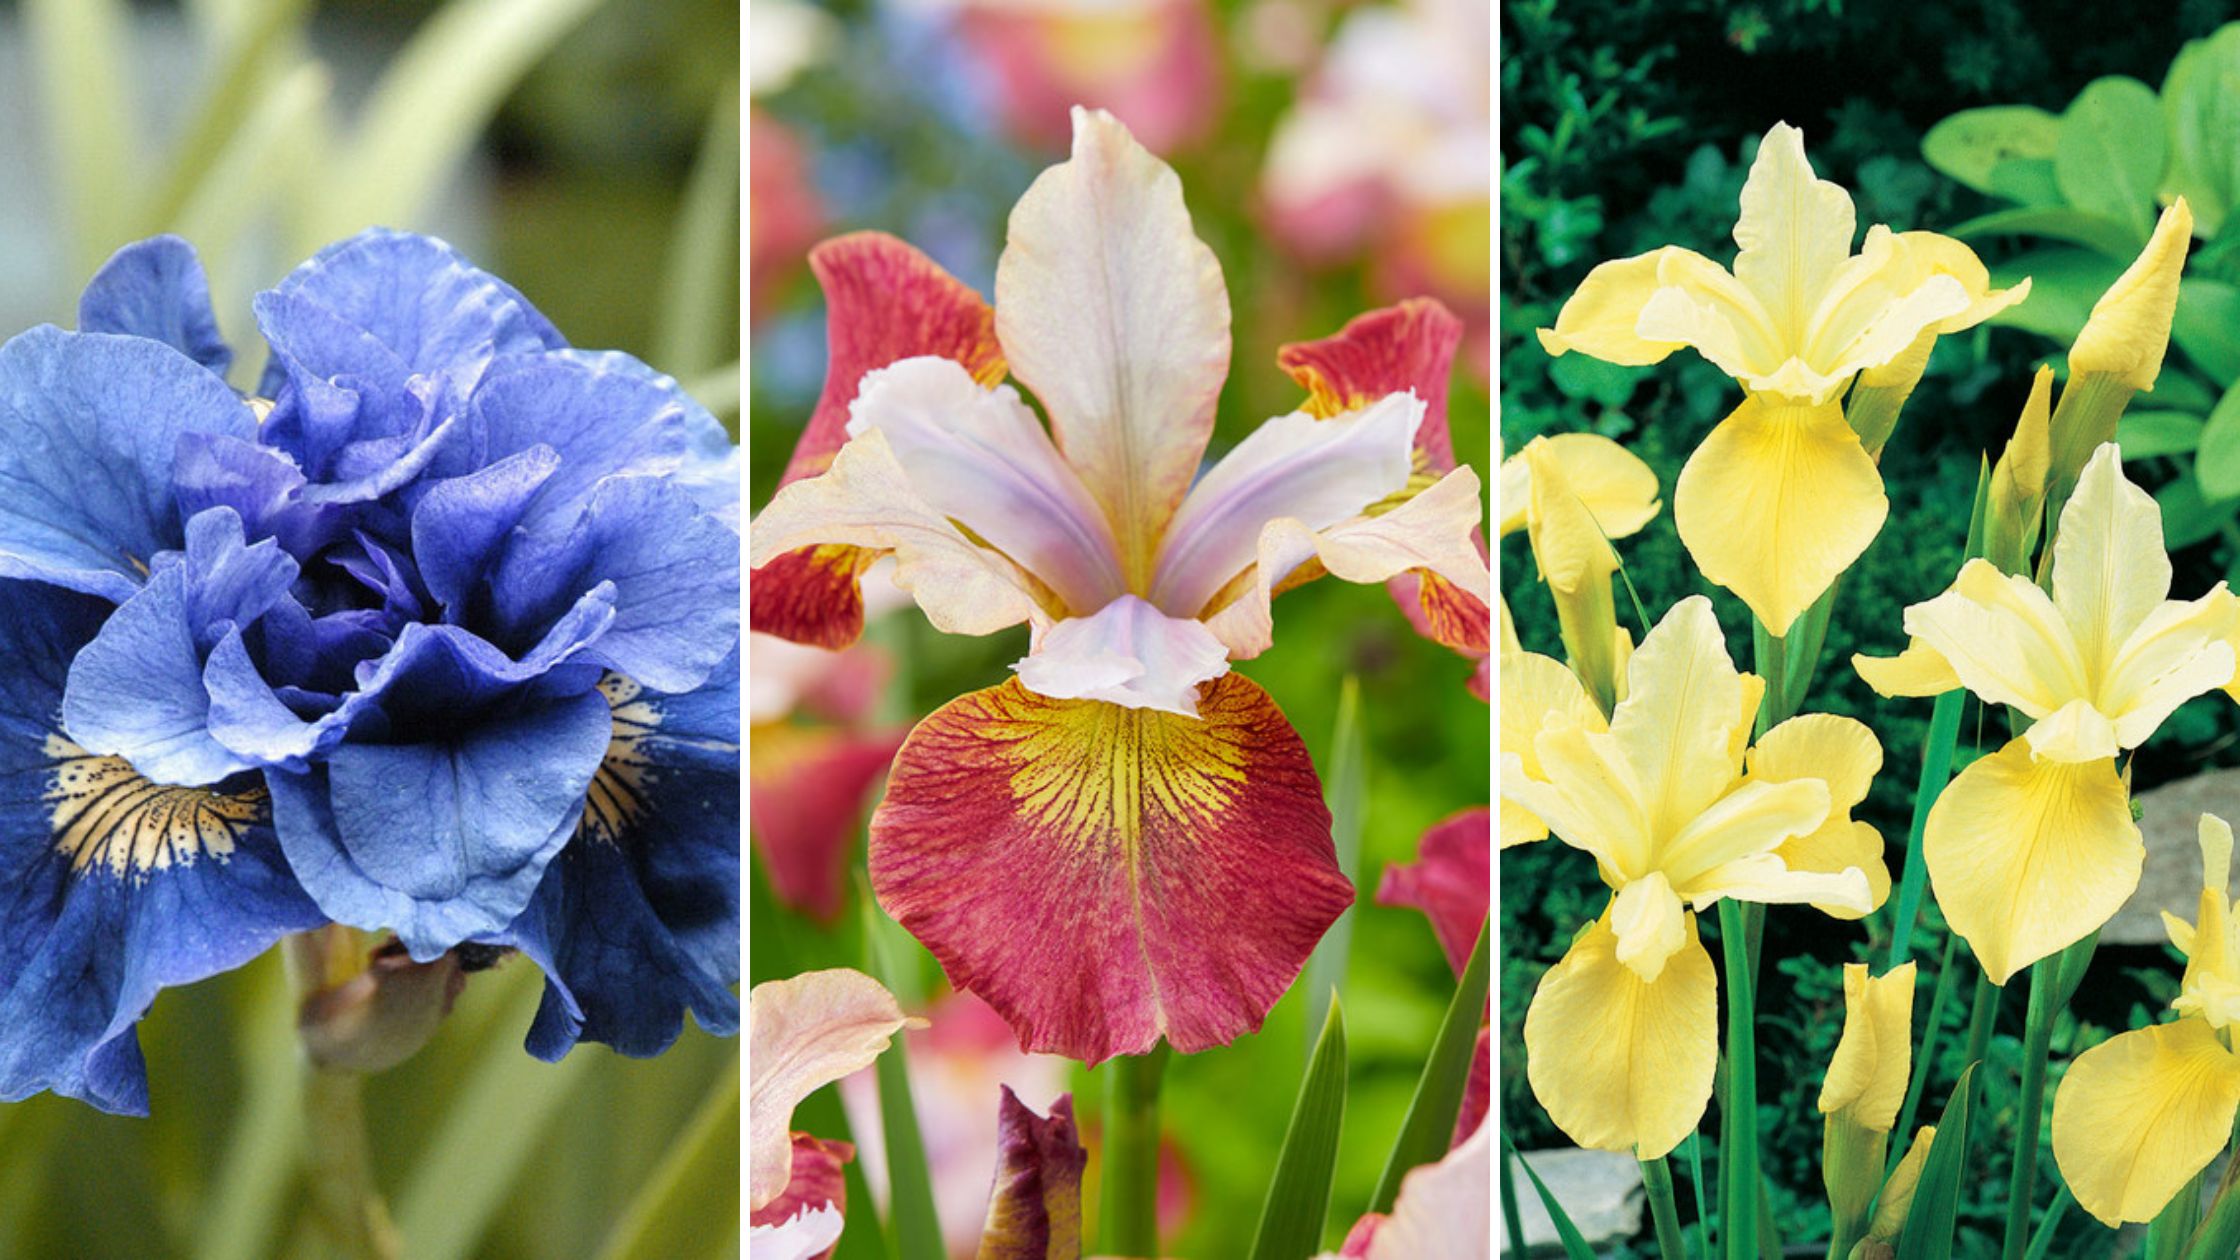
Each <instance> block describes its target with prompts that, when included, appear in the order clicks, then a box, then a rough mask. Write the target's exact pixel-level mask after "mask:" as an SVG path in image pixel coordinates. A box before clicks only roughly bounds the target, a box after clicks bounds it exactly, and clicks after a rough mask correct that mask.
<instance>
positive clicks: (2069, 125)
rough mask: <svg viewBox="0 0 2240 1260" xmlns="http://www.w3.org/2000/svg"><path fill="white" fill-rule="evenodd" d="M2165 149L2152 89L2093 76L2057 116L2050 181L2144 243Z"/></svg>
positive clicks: (2113, 77) (2073, 202)
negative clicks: (2129, 228) (2058, 123)
mask: <svg viewBox="0 0 2240 1260" xmlns="http://www.w3.org/2000/svg"><path fill="white" fill-rule="evenodd" d="M2168 150H2169V141H2168V138H2167V137H2165V136H2164V135H2163V132H2162V103H2161V101H2160V100H2159V99H2157V98H2156V96H2155V94H2154V89H2152V88H2150V87H2148V86H2147V85H2146V84H2144V83H2141V82H2139V81H2138V80H2137V79H2132V78H2126V77H2124V76H2123V75H2109V76H2108V77H2106V78H2102V79H2094V80H2093V81H2092V82H2090V83H2087V84H2086V85H2085V88H2084V91H2082V92H2079V93H2077V99H2075V100H2073V101H2071V102H2069V109H2068V112H2067V113H2065V114H2063V115H2062V116H2061V137H2060V140H2059V142H2058V143H2057V144H2056V145H2055V146H2054V154H2053V175H2054V181H2055V182H2056V183H2057V184H2059V185H2060V188H2061V196H2062V198H2063V199H2064V200H2066V201H2067V202H2068V203H2069V204H2070V205H2072V206H2075V207H2076V208H2077V209H2079V210H2082V211H2084V212H2086V213H2087V214H2096V215H2099V216H2100V217H2102V218H2107V219H2114V220H2116V221H2117V222H2119V223H2125V224H2129V225H2131V226H2132V227H2133V229H2134V230H2135V231H2136V232H2137V233H2138V239H2139V242H2140V244H2142V245H2143V244H2145V243H2146V239H2147V237H2146V230H2147V224H2148V221H2149V218H2150V216H2151V215H2152V213H2153V211H2154V195H2155V190H2156V189H2158V188H2160V187H2161V186H2162V165H2163V159H2164V157H2165V156H2166V155H2167V153H2168Z"/></svg>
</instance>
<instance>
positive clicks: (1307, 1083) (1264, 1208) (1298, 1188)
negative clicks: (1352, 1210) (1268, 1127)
mask: <svg viewBox="0 0 2240 1260" xmlns="http://www.w3.org/2000/svg"><path fill="white" fill-rule="evenodd" d="M1345 1117H1346V1021H1345V1011H1344V1009H1343V1008H1342V1007H1341V1006H1340V1004H1339V1001H1338V998H1337V996H1336V995H1335V994H1333V995H1332V996H1331V998H1330V1004H1329V1012H1328V1014H1327V1015H1326V1016H1325V1017H1324V1019H1323V1022H1322V1034H1321V1036H1319V1037H1318V1038H1316V1039H1315V1046H1314V1056H1313V1058H1311V1059H1310V1060H1309V1061H1308V1063H1307V1075H1306V1079H1305V1080H1303V1081H1301V1082H1300V1084H1299V1098H1298V1101H1297V1102H1296V1103H1294V1104H1293V1106H1292V1109H1291V1124H1290V1126H1289V1127H1288V1128H1287V1129H1285V1131H1284V1135H1283V1146H1282V1148H1281V1149H1280V1150H1279V1151H1278V1152H1277V1154H1276V1171H1275V1176H1274V1178H1273V1179H1271V1180H1270V1182H1269V1183H1268V1197H1267V1199H1266V1201H1265V1202H1264V1203H1263V1204H1262V1205H1261V1208H1260V1227H1259V1229H1258V1230H1257V1231H1256V1232H1255V1233H1254V1235H1253V1240H1252V1260H1307V1257H1309V1256H1312V1255H1314V1254H1315V1252H1316V1250H1317V1249H1318V1248H1319V1247H1320V1246H1321V1243H1322V1231H1323V1226H1324V1224H1325V1222H1326V1221H1327V1220H1328V1218H1329V1215H1330V1185H1331V1182H1332V1180H1333V1179H1334V1178H1335V1177H1336V1175H1337V1168H1338V1137H1339V1134H1340V1133H1341V1131H1342V1130H1343V1129H1344V1127H1345Z"/></svg>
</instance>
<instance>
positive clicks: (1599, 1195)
mask: <svg viewBox="0 0 2240 1260" xmlns="http://www.w3.org/2000/svg"><path fill="white" fill-rule="evenodd" d="M1523 1157H1524V1160H1525V1162H1526V1163H1528V1164H1530V1165H1531V1166H1532V1171H1533V1172H1535V1173H1538V1174H1539V1175H1540V1180H1542V1181H1544V1182H1546V1183H1547V1185H1548V1193H1549V1194H1552V1195H1554V1196H1555V1200H1556V1202H1557V1203H1559V1204H1562V1205H1563V1211H1564V1215H1566V1216H1569V1217H1570V1218H1571V1223H1572V1224H1574V1225H1576V1226H1578V1227H1579V1232H1580V1233H1581V1234H1583V1235H1585V1236H1586V1240H1587V1242H1588V1243H1589V1244H1590V1245H1592V1244H1596V1243H1605V1242H1611V1241H1614V1240H1616V1239H1620V1238H1631V1237H1633V1236H1634V1235H1636V1234H1638V1233H1640V1232H1641V1219H1642V1217H1641V1214H1642V1210H1643V1208H1644V1206H1645V1205H1646V1203H1647V1201H1648V1193H1647V1191H1646V1190H1645V1189H1644V1188H1643V1187H1642V1184H1641V1165H1640V1163H1639V1162H1638V1161H1636V1160H1635V1159H1634V1158H1633V1157H1632V1156H1630V1155H1620V1154H1617V1153H1616V1152H1613V1151H1582V1150H1575V1149H1563V1150H1548V1151H1526V1152H1524V1156H1523ZM1511 1171H1512V1174H1513V1175H1514V1176H1515V1178H1516V1187H1517V1208H1518V1213H1519V1216H1520V1217H1521V1219H1522V1222H1523V1224H1524V1242H1525V1250H1526V1251H1528V1252H1538V1251H1540V1250H1542V1249H1544V1248H1550V1247H1560V1245H1561V1240H1560V1239H1558V1238H1557V1237H1556V1225H1555V1221H1554V1220H1553V1219H1552V1218H1551V1217H1549V1215H1548V1209H1547V1208H1546V1207H1545V1206H1543V1205H1542V1204H1541V1202H1540V1195H1539V1193H1538V1192H1537V1191H1535V1190H1534V1189H1533V1188H1532V1179H1531V1178H1529V1177H1527V1176H1525V1175H1524V1170H1523V1169H1512V1170H1511ZM1496 1220H1497V1223H1498V1217H1497V1218H1496ZM1503 1230H1504V1232H1505V1231H1506V1226H1505V1225H1504V1226H1503ZM1501 1246H1502V1248H1503V1250H1502V1252H1500V1253H1499V1254H1506V1248H1507V1246H1508V1244H1507V1242H1506V1240H1504V1241H1503V1242H1502V1244H1501Z"/></svg>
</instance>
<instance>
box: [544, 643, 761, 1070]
mask: <svg viewBox="0 0 2240 1260" xmlns="http://www.w3.org/2000/svg"><path fill="white" fill-rule="evenodd" d="M600 690H601V692H602V693H603V694H604V695H605V697H606V700H607V702H608V703H609V704H610V705H611V706H612V707H613V714H614V736H613V740H612V742H611V743H610V744H609V745H608V749H607V753H606V757H605V759H604V760H603V761H602V763H601V765H600V768H599V774H598V777H597V778H595V779H594V780H593V781H592V785H591V791H590V799H589V803H588V805H587V806H586V808H585V810H584V816H583V821H582V824H581V826H580V827H579V828H578V829H577V831H576V833H575V836H574V838H573V839H571V840H570V841H569V842H568V846H567V848H565V849H563V850H562V851H561V853H560V856H559V857H558V859H556V860H555V861H554V862H553V863H552V865H551V866H550V867H548V868H546V871H545V876H544V882H543V884H542V885H541V886H540V887H539V888H538V889H537V895H536V900H535V901H534V902H532V903H531V904H530V907H529V909H528V911H527V912H525V913H524V914H523V915H522V916H521V919H520V921H519V922H517V923H515V924H514V925H513V927H512V928H511V929H510V930H509V931H508V932H507V933H506V934H505V935H504V936H503V937H502V938H500V939H502V941H503V942H504V943H507V944H512V945H515V946H517V947H518V948H519V949H520V950H521V951H522V952H523V953H524V954H526V955H528V956H529V957H530V958H532V959H534V960H535V961H536V963H537V965H538V966H540V967H542V968H543V969H544V972H545V976H546V985H545V995H544V1002H543V1004H542V1005H541V1006H540V1007H539V1008H538V1010H537V1017H536V1022H535V1023H534V1024H532V1025H531V1026H530V1030H529V1039H528V1049H529V1052H530V1053H531V1054H534V1055H536V1056H537V1057H538V1058H541V1059H557V1058H559V1057H560V1056H562V1055H564V1054H566V1053H567V1052H568V1050H569V1049H571V1048H572V1047H573V1046H574V1045H575V1044H576V1043H577V1042H578V1041H599V1042H605V1043H607V1044H609V1045H611V1046H613V1047H614V1048H615V1049H616V1050H618V1051H620V1052H622V1053H623V1054H627V1055H637V1056H646V1055H654V1054H659V1053H661V1052H662V1051H663V1050H665V1049H667V1048H668V1047H669V1045H670V1043H672V1042H674V1041H675V1040H676V1038H677V1034H678V1033H679V1032H680V1031H681V1030H682V1028H683V1026H684V1014H685V1012H686V1011H687V1010H690V1011H691V1012H692V1014H693V1016H694V1018H696V1019H697V1020H698V1021H699V1023H700V1026H701V1027H702V1028H705V1029H707V1030H708V1031H709V1032H712V1033H716V1034H719V1035H729V1034H732V1033H735V1032H737V1031H738V1027H739V999H738V995H737V994H735V993H733V992H732V991H731V988H730V986H731V985H733V984H735V983H737V981H738V979H739V742H738V741H739V654H738V652H737V650H736V649H734V650H733V652H732V653H731V655H730V656H729V657H728V658H727V659H726V660H725V661H724V662H723V663H722V664H721V665H720V666H719V667H718V668H717V669H716V671H715V672H714V673H713V674H711V675H710V676H709V679H708V682H707V684H706V685H705V686H703V687H701V688H700V689H699V690H697V691H693V692H688V693H686V694H683V695H661V694H658V693H655V692H651V691H647V690H645V689H644V688H641V687H639V686H638V685H637V684H636V683H634V682H631V681H630V680H629V679H627V678H624V677H622V676H620V675H609V676H608V677H607V679H606V680H605V681H604V682H603V683H602V684H601V686H600Z"/></svg>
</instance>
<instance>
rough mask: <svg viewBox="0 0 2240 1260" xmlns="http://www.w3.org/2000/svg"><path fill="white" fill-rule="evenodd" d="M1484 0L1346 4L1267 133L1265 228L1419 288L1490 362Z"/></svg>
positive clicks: (1303, 252) (1387, 289)
mask: <svg viewBox="0 0 2240 1260" xmlns="http://www.w3.org/2000/svg"><path fill="white" fill-rule="evenodd" d="M1491 21H1492V6H1491V5H1489V4H1487V3H1485V0H1403V2H1402V3H1396V4H1378V5H1372V6H1366V7H1363V8H1359V9H1356V10H1354V11H1353V12H1351V13H1349V14H1347V15H1346V17H1345V19H1344V20H1343V21H1342V22H1341V23H1340V24H1339V26H1338V29H1337V32H1336V34H1335V35H1333V36H1332V38H1331V41H1330V44H1329V47H1328V49H1327V51H1326V52H1325V54H1324V56H1323V59H1322V63H1321V65H1320V66H1318V67H1317V68H1316V69H1315V70H1314V71H1313V72H1312V73H1311V74H1310V75H1309V76H1308V79H1307V81H1306V83H1305V85H1304V87H1303V88H1302V90H1301V92H1300V95H1299V99H1298V101H1297V103H1296V104H1295V105H1294V106H1293V108H1292V110H1291V112H1290V113H1289V114H1287V115H1285V116H1284V117H1283V118H1282V119H1281V120H1279V121H1278V122H1277V124H1276V129H1275V134H1274V136H1273V137H1272V138H1271V139H1270V141H1269V144H1268V157H1267V165H1266V167H1265V168H1264V169H1263V171H1262V173H1261V184H1260V191H1261V196H1262V198H1263V200H1264V207H1265V212H1266V217H1267V221H1268V227H1269V230H1270V231H1271V233H1273V234H1274V236H1275V237H1276V238H1277V240H1278V241H1279V242H1281V243H1282V244H1283V246H1284V247H1285V248H1286V249H1288V250H1289V251H1290V252H1291V253H1293V254H1294V255H1296V256H1297V257H1299V258H1300V259H1301V260H1302V261H1305V262H1307V263H1309V264H1310V265H1319V266H1327V265H1336V264H1340V263H1348V262H1352V261H1355V260H1357V259H1362V258H1366V259H1367V260H1368V261H1369V263H1370V269H1371V278H1372V284H1373V286H1374V288H1375V291H1376V293H1377V295H1378V296H1379V297H1380V298H1381V299H1383V300H1392V299H1396V298H1399V297H1403V296H1407V295H1410V294H1416V293H1428V294H1431V295H1433V296H1435V297H1438V298H1439V299H1440V300H1442V301H1444V302H1445V303H1446V304H1447V305H1448V306H1450V307H1452V308H1453V309H1454V310H1455V311H1456V313H1457V314H1459V315H1461V316H1462V318H1463V320H1464V322H1465V324H1466V325H1467V326H1468V329H1469V332H1468V335H1467V337H1466V339H1465V342H1464V345H1465V348H1466V350H1467V351H1468V355H1467V357H1468V358H1469V360H1470V363H1471V366H1472V368H1473V370H1475V371H1476V372H1477V373H1478V375H1479V376H1480V377H1481V378H1484V377H1485V376H1486V375H1487V374H1488V371H1489V367H1490V353H1491V350H1490V340H1489V336H1490V328H1491V311H1490V303H1489V299H1488V294H1489V292H1490V289H1491V277H1492V274H1493V259H1492V254H1491V252H1490V246H1489V245H1488V243H1487V242H1488V240H1489V238H1490V236H1491V228H1492V216H1493V191H1492V190H1493V168H1492V165H1491V157H1490V154H1491V152H1492V128H1493V119H1492V113H1491V105H1490V102H1491V100H1492V73H1493V68H1492V63H1491V61H1490V60H1489V59H1488V54H1487V50H1488V49H1489V47H1490V46H1491V40H1490V34H1491V32H1490V30H1489V24H1490V23H1491Z"/></svg>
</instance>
